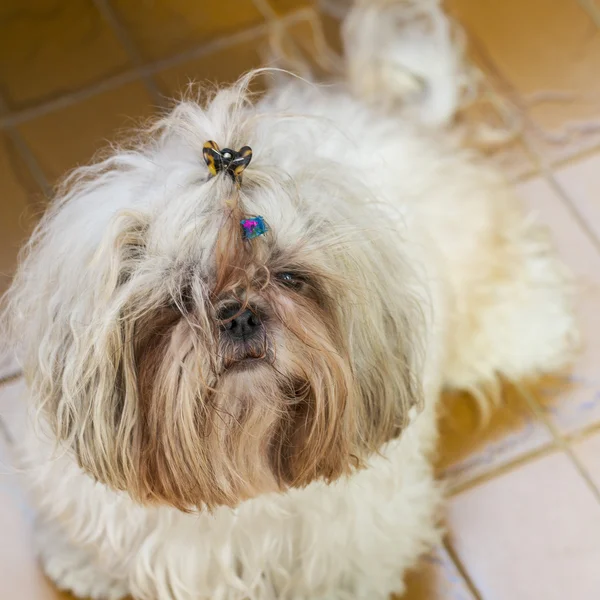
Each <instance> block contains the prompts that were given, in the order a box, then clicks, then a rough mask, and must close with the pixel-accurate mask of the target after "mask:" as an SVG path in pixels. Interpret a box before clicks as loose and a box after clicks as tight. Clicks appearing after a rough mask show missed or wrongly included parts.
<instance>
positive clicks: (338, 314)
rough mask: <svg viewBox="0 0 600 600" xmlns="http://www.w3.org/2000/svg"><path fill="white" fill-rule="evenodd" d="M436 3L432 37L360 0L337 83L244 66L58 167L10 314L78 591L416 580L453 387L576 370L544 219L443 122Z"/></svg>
mask: <svg viewBox="0 0 600 600" xmlns="http://www.w3.org/2000/svg"><path fill="white" fill-rule="evenodd" d="M426 4H427V6H428V10H429V11H430V13H429V17H430V22H429V23H428V24H427V26H426V27H424V28H422V29H419V30H418V31H417V34H418V35H417V34H415V30H413V29H410V28H408V29H406V27H405V26H406V23H405V22H404V21H403V20H402V18H401V17H402V16H403V15H406V14H407V12H406V11H408V12H409V13H410V11H411V10H413V11H414V10H416V5H417V3H416V2H414V1H412V2H411V1H408V0H396V1H395V2H392V1H390V0H387V1H379V2H364V3H358V4H357V5H356V6H354V8H353V9H352V11H351V12H350V14H349V16H348V18H347V20H346V23H345V36H346V41H347V43H348V44H347V47H348V50H347V54H346V59H347V61H348V65H347V78H346V81H344V82H340V83H339V84H337V86H328V87H319V86H317V85H313V84H309V83H307V82H305V81H300V80H291V83H290V81H288V82H287V83H285V84H281V85H278V86H277V87H276V89H273V90H271V91H270V92H268V93H267V94H266V95H264V96H263V97H262V98H260V99H259V100H257V101H256V102H254V101H253V100H252V98H251V96H250V95H249V94H248V93H247V86H248V83H249V81H250V80H251V78H252V74H251V75H249V76H247V77H245V78H243V79H242V80H241V82H240V83H238V84H237V85H235V86H233V87H231V88H227V89H221V90H220V91H218V92H217V93H216V94H214V96H213V97H212V98H211V99H210V100H209V101H207V102H206V103H204V104H203V105H201V104H200V103H198V102H194V101H190V100H188V101H183V102H180V103H179V104H178V105H177V106H176V107H175V108H174V110H173V111H172V112H171V113H170V114H168V116H166V117H164V118H162V120H160V121H158V122H157V123H156V124H155V125H154V126H152V127H150V129H149V130H147V131H145V132H144V133H143V134H142V135H141V136H140V139H139V140H137V142H136V143H135V145H133V146H132V147H131V148H121V149H117V150H115V151H113V153H112V155H111V156H109V157H108V158H106V159H105V160H103V161H102V162H99V163H98V164H94V165H92V166H87V167H84V168H80V169H78V170H77V171H76V172H75V173H74V174H72V175H71V176H70V177H68V178H67V179H66V181H65V182H64V184H63V186H62V188H61V190H60V191H59V193H58V197H57V198H56V199H55V201H54V203H53V205H52V207H51V208H50V210H49V212H48V214H47V215H46V216H45V218H44V219H43V220H42V222H41V224H40V225H39V226H38V228H37V230H36V232H35V233H34V235H33V237H32V239H31V241H30V242H29V244H28V245H27V247H26V249H25V252H24V255H23V260H22V261H21V265H20V268H19V271H18V273H17V275H16V277H15V280H14V283H13V285H12V288H11V289H10V291H9V292H8V294H7V296H6V298H5V308H4V318H3V320H4V323H5V325H6V327H5V329H6V332H7V333H6V335H9V336H10V339H11V340H12V342H13V343H14V345H15V346H16V348H17V350H18V353H19V356H20V360H21V362H22V366H23V369H24V373H25V376H26V381H27V405H28V406H29V408H30V409H32V410H30V411H29V418H28V419H27V420H25V421H24V425H23V427H24V429H23V431H22V432H21V433H20V434H19V438H18V439H19V440H20V442H21V443H20V449H19V452H20V458H21V462H20V466H21V470H22V472H23V476H24V478H25V480H26V482H27V484H28V488H29V490H30V494H31V498H32V502H33V504H34V505H35V507H36V511H37V515H38V518H37V523H36V536H37V545H38V549H39V554H40V558H41V562H42V564H43V567H44V569H45V571H46V573H47V574H48V575H49V576H50V578H51V579H53V580H54V581H55V582H56V584H57V585H58V586H59V587H60V588H64V589H67V590H70V591H71V592H73V593H74V594H76V595H77V596H80V597H91V598H97V599H118V598H124V597H125V596H131V597H133V598H136V599H143V600H153V599H160V600H171V599H173V600H184V599H185V600H198V599H201V598H202V599H207V600H208V599H211V600H217V599H239V600H244V599H255V600H275V599H280V600H286V599H287V600H303V599H305V600H309V599H310V600H317V599H321V600H333V599H355V598H359V599H363V600H377V599H384V598H387V597H388V595H389V594H390V593H392V592H397V593H401V592H402V590H403V574H404V572H405V571H406V569H407V568H409V567H411V566H412V565H414V563H415V561H416V560H417V558H418V557H419V556H420V555H421V554H422V553H423V552H425V551H427V550H428V549H429V548H430V547H432V545H434V544H436V543H437V541H438V535H439V531H438V527H437V516H438V510H439V506H440V496H441V493H440V491H439V489H438V486H437V485H436V483H435V481H434V476H433V470H432V465H431V454H432V452H433V451H434V449H435V445H436V403H437V401H438V398H439V397H440V392H441V391H442V389H444V388H453V389H466V390H474V391H476V390H480V389H483V388H485V386H487V385H489V384H490V383H492V382H494V381H496V379H497V378H498V377H503V378H506V379H509V380H517V379H520V378H523V377H529V376H535V375H537V374H540V373H543V372H547V371H551V370H554V369H558V368H561V367H562V366H563V365H565V364H566V363H567V362H568V361H569V359H570V357H571V355H572V352H573V347H574V344H575V341H576V339H575V338H576V336H575V325H574V321H573V318H572V315H571V307H570V304H571V299H570V292H569V288H570V286H569V278H568V275H567V274H566V273H565V272H564V270H563V267H562V266H561V264H560V263H559V262H558V261H557V260H556V259H555V257H554V255H553V253H552V250H551V247H550V244H549V241H548V239H547V237H546V236H545V234H544V232H543V231H540V230H539V229H538V228H537V227H536V226H535V225H534V224H533V223H532V222H531V220H530V219H528V218H526V216H525V215H524V213H523V211H522V209H521V207H520V205H519V202H518V201H517V200H516V199H515V197H514V196H513V192H512V191H511V189H510V188H509V187H508V186H507V184H506V183H505V182H504V180H503V178H502V177H501V176H499V175H497V174H496V173H495V172H494V171H493V170H492V169H491V168H490V167H488V166H486V165H485V164H483V163H482V162H481V161H480V160H479V159H478V158H477V157H476V156H475V155H474V154H473V153H472V152H470V151H467V150H463V149H461V148H460V146H459V145H458V144H457V143H456V142H455V141H454V139H453V138H452V136H450V135H449V134H447V133H446V132H445V129H444V128H443V127H441V126H440V127H436V125H441V124H443V123H444V121H447V120H448V119H449V118H450V117H451V113H452V110H453V107H454V108H455V107H456V102H457V97H458V95H459V94H460V86H461V85H462V84H461V83H460V73H459V65H458V63H457V62H456V60H455V59H456V55H453V54H452V46H451V44H450V45H446V46H444V45H443V44H442V45H439V44H438V41H439V40H440V39H442V40H445V41H446V42H448V41H449V40H450V37H449V36H450V34H449V30H448V23H447V20H446V19H445V18H444V16H443V15H442V13H441V12H440V9H439V7H438V6H437V2H428V3H426ZM419 23H420V22H419ZM419 23H418V24H417V25H416V26H415V27H417V29H418V27H420V26H421V25H422V23H421V25H419ZM411 32H412V33H411ZM436 51H437V54H436ZM411 61H412V62H411ZM417 84H418V85H420V86H421V87H420V91H419V92H418V93H416V92H415V90H416V87H415V86H416V85H417Z"/></svg>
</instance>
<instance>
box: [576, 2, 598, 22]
mask: <svg viewBox="0 0 600 600" xmlns="http://www.w3.org/2000/svg"><path fill="white" fill-rule="evenodd" d="M578 2H579V5H580V6H581V8H582V9H583V10H584V11H585V12H586V13H587V15H588V17H590V19H592V21H594V23H595V24H596V26H597V27H598V28H600V8H598V6H597V5H596V3H595V2H594V0H578Z"/></svg>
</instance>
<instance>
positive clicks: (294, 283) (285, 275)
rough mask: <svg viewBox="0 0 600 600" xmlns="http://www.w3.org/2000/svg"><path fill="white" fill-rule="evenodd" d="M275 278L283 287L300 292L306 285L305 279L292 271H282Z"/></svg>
mask: <svg viewBox="0 0 600 600" xmlns="http://www.w3.org/2000/svg"><path fill="white" fill-rule="evenodd" d="M275 277H276V279H277V281H279V282H280V283H282V284H283V285H285V287H288V288H291V289H293V290H297V291H300V290H302V289H303V288H304V287H305V286H306V284H307V281H306V277H304V276H303V275H299V274H298V273H294V272H293V271H283V272H282V273H277V275H276V276H275Z"/></svg>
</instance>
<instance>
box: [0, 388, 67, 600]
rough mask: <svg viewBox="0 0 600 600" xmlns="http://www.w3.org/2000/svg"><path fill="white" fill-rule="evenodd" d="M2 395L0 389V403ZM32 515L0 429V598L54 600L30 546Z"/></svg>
mask: <svg viewBox="0 0 600 600" xmlns="http://www.w3.org/2000/svg"><path fill="white" fill-rule="evenodd" d="M5 395H6V390H5V389H4V387H0V402H2V400H3V396H5ZM32 520H33V515H32V512H31V510H30V509H29V508H28V506H27V501H26V499H25V497H24V495H23V493H22V492H21V490H20V487H19V484H18V482H17V479H16V475H15V469H14V465H13V463H12V457H11V454H10V448H9V446H8V443H7V441H6V438H5V437H4V436H3V435H2V429H0V531H1V532H2V535H0V598H2V600H55V599H56V598H57V595H56V594H55V593H54V592H53V591H52V587H51V586H50V584H49V583H48V582H47V581H46V580H45V579H44V577H43V575H42V574H41V572H40V570H39V568H38V566H37V563H36V559H35V554H34V550H33V543H32Z"/></svg>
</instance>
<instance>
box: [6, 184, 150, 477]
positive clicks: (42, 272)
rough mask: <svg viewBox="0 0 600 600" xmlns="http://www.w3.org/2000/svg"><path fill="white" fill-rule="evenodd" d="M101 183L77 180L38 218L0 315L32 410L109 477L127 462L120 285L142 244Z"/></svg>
mask: <svg viewBox="0 0 600 600" xmlns="http://www.w3.org/2000/svg"><path fill="white" fill-rule="evenodd" d="M101 188H102V186H101V185H100V184H99V183H98V182H95V183H94V184H90V183H88V184H83V183H82V184H81V187H80V188H75V189H73V190H72V191H71V192H70V194H71V197H68V198H67V199H65V200H63V201H62V202H56V203H55V205H54V206H53V208H51V209H50V211H49V213H48V214H47V215H46V216H45V217H44V218H43V219H42V221H41V223H40V225H39V226H38V228H37V230H36V231H35V232H34V234H33V237H32V239H31V241H30V242H29V244H28V246H27V247H26V248H25V250H24V252H23V256H22V263H21V265H20V268H19V270H18V272H17V274H16V276H15V278H14V280H13V284H12V286H11V288H10V289H9V291H8V292H7V294H6V297H5V299H4V301H3V313H2V323H3V327H4V330H5V332H6V335H7V336H8V338H9V339H11V343H12V344H13V345H15V346H16V349H17V351H18V354H19V357H20V361H21V363H22V365H23V368H24V372H25V376H26V379H27V381H28V386H29V390H30V395H31V402H32V404H33V405H34V407H35V408H37V409H38V413H37V414H39V415H40V416H41V417H42V419H43V420H44V422H45V423H46V424H47V425H49V427H50V431H51V432H52V434H53V436H54V437H55V439H56V440H57V441H58V442H60V443H62V444H65V445H66V446H67V447H69V448H71V449H74V450H75V452H76V455H77V458H78V460H79V462H80V464H81V466H82V467H84V468H85V469H86V470H88V471H90V472H92V473H93V474H94V475H95V476H97V478H98V479H100V480H104V481H115V480H118V479H119V478H123V477H124V476H125V474H126V472H127V470H128V469H130V468H131V467H130V465H128V464H126V460H125V454H126V451H125V450H124V449H125V448H130V447H131V444H132V436H133V434H134V432H133V429H132V427H131V423H132V422H133V421H134V420H135V413H136V411H137V407H136V400H135V394H136V392H135V389H136V381H135V379H136V375H135V372H134V371H133V370H132V368H131V365H132V364H133V363H132V361H133V355H132V342H131V338H130V335H131V331H129V330H128V327H127V324H126V322H125V321H124V320H123V319H122V314H123V312H122V311H123V310H126V308H127V307H126V305H125V303H124V297H125V295H124V294H123V293H122V289H123V287H124V286H126V285H127V284H128V282H129V279H130V277H131V273H132V272H133V271H134V269H135V265H136V263H137V262H138V261H139V260H140V258H141V256H142V254H143V253H144V251H145V249H144V237H145V230H146V218H145V216H144V215H143V214H142V213H135V212H117V211H115V212H113V213H112V214H111V213H110V211H107V210H106V209H107V206H106V202H109V200H110V191H111V190H110V189H101ZM113 193H115V194H117V193H118V190H113ZM67 200H68V201H67ZM100 202H105V204H104V206H102V205H101V204H100ZM118 471H120V473H118Z"/></svg>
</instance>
